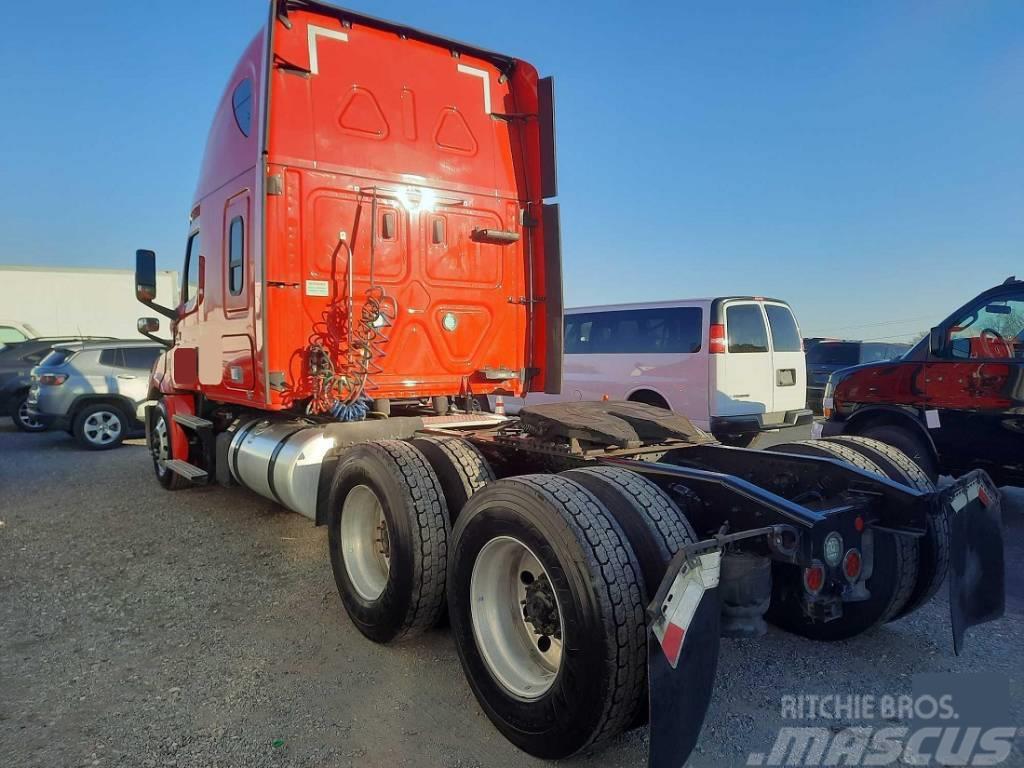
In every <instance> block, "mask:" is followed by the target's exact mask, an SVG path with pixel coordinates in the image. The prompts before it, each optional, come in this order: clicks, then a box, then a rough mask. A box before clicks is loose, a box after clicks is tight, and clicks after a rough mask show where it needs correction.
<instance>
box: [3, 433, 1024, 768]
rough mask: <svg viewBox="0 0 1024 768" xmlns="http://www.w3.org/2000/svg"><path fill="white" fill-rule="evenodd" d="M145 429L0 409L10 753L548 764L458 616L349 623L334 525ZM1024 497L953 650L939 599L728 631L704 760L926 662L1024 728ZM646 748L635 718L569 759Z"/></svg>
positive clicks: (1018, 495)
mask: <svg viewBox="0 0 1024 768" xmlns="http://www.w3.org/2000/svg"><path fill="white" fill-rule="evenodd" d="M135 442H136V444H134V445H128V446H125V447H123V448H121V449H118V450H115V451H108V452H104V453H87V452H83V451H80V450H79V449H78V448H77V446H76V445H75V444H74V443H73V442H72V441H71V440H70V439H68V437H67V436H66V435H65V434H64V433H57V434H49V433H48V434H42V435H23V434H20V433H17V432H15V430H14V428H13V427H12V426H11V425H10V423H9V422H8V421H6V420H4V421H3V422H0V521H2V527H0V691H2V693H0V765H6V766H19V767H20V766H46V768H53V767H54V766H78V765H125V766H193V765H203V766H259V765H267V766H292V765H294V766H310V765H325V766H326V765H338V766H347V765H358V766H388V768H398V767H400V766H446V767H447V766H450V767H452V768H455V767H457V766H458V767H461V766H523V765H538V766H540V765H545V763H543V762H541V761H536V760H532V759H530V758H528V757H526V756H524V755H523V754H522V753H519V752H517V751H516V750H515V749H514V748H512V747H511V746H510V745H509V744H508V743H507V742H506V741H505V740H504V739H503V738H502V737H501V736H500V735H499V734H498V732H497V731H496V730H495V729H494V728H493V727H492V726H491V725H490V723H489V722H488V720H487V719H486V717H484V715H483V713H482V712H481V710H480V708H479V707H478V706H477V704H476V702H475V700H474V699H473V696H472V694H471V693H470V690H469V687H468V686H467V684H466V682H465V681H464V680H463V676H462V671H461V669H460V667H459V663H458V659H457V657H456V654H455V649H454V647H453V645H452V642H451V638H450V637H449V635H448V633H447V631H445V630H438V631H436V632H433V633H431V634H430V635H428V636H427V637H425V638H422V639H419V640H416V641H413V642H411V643H408V644H405V645H401V646H398V647H395V648H383V647H379V646H375V645H373V644H372V643H370V642H368V641H367V640H365V639H364V638H363V637H362V636H361V635H360V634H359V633H358V632H357V631H356V630H355V629H354V628H353V627H352V625H351V624H350V623H349V621H348V619H347V618H346V616H345V615H344V613H343V611H342V608H341V604H340V601H339V599H338V596H337V593H336V591H335V587H334V582H333V579H332V577H331V570H330V566H329V563H328V558H327V552H326V535H325V532H324V531H323V530H320V529H317V528H314V527H313V526H312V525H311V524H310V523H309V522H308V521H307V520H305V519H304V518H302V517H300V516H298V515H295V514H292V513H289V512H285V511H283V510H282V509H280V508H279V507H277V506H276V505H274V504H272V503H270V502H268V501H265V500H263V499H261V498H259V497H257V496H255V495H253V494H251V493H248V492H246V491H243V490H241V489H221V488H209V489H196V490H190V491H185V492H179V493H169V492H166V491H163V490H162V489H161V488H160V487H159V486H158V485H157V484H156V482H155V480H154V479H153V477H152V472H151V466H150V463H149V459H148V456H147V454H146V452H145V449H144V448H143V447H141V446H140V445H139V444H138V441H135ZM1022 513H1024V493H1022V492H1020V491H1012V492H1010V493H1009V494H1008V496H1007V500H1006V502H1005V518H1006V523H1007V536H1008V549H1007V553H1008V558H1007V564H1008V571H1009V572H1010V574H1009V575H1010V576H1011V581H1010V598H1009V604H1008V613H1007V616H1006V617H1005V618H1004V619H1002V620H1000V621H998V622H995V623H992V624H988V625H985V626H984V627H980V628H977V629H975V630H973V632H972V633H971V636H970V638H969V644H968V647H967V651H966V653H965V655H964V656H962V657H960V658H956V657H954V656H953V652H952V648H951V641H950V638H949V630H948V621H947V618H946V604H945V601H944V599H939V600H937V601H933V602H932V603H931V604H930V605H928V606H926V607H925V608H924V609H923V610H921V611H920V612H918V613H917V614H915V615H913V616H911V617H910V618H908V619H904V620H902V621H899V622H896V623H895V624H891V625H887V626H885V627H883V628H882V629H880V630H878V631H876V632H874V633H871V634H869V635H867V636H864V637H861V638H857V639H855V640H851V641H848V642H844V643H838V644H834V645H821V644H815V643H812V642H809V641H805V640H802V639H800V638H796V637H792V636H789V635H786V634H784V633H782V632H779V631H776V630H771V631H770V632H769V634H768V636H767V637H764V638H762V639H760V640H750V641H740V640H725V641H723V644H722V655H721V663H720V667H719V674H718V684H717V689H716V692H715V698H714V700H713V703H712V707H711V711H710V713H709V715H708V719H707V722H706V724H705V727H704V731H703V734H702V737H701V741H700V746H699V747H698V750H697V752H696V753H695V754H694V756H693V759H692V760H691V765H696V766H712V765H716V766H717V765H742V764H744V763H745V761H746V756H747V755H748V753H750V752H752V751H758V752H764V751H767V750H768V749H770V747H771V745H772V743H773V742H774V739H775V733H776V729H777V728H778V727H779V726H780V725H782V724H783V721H782V720H781V717H780V711H779V699H780V696H781V695H783V694H794V693H827V692H839V693H875V694H881V693H909V692H910V681H911V675H912V674H914V673H918V672H933V671H953V672H971V671H989V672H997V673H999V674H1000V675H1003V676H1005V677H1006V678H1008V679H1009V681H1010V686H1011V696H1012V700H1013V704H1012V707H1013V711H1012V713H1011V714H1012V718H1013V722H1015V723H1018V724H1024V661H1022V659H1021V651H1022V649H1024V645H1022V642H1021V637H1022V636H1024V584H1022V583H1021V577H1020V574H1019V572H1018V570H1017V569H1018V568H1019V564H1020V563H1021V562H1022V555H1024V546H1022V545H1024V515H1022ZM275 744H277V745H276V746H275ZM1019 747H1020V742H1019V741H1018V751H1017V752H1016V753H1015V754H1014V755H1013V756H1012V757H1011V763H1014V764H1021V763H1024V759H1022V754H1021V752H1020V751H1019ZM645 750H646V732H645V730H644V729H639V730H636V731H633V732H631V733H628V734H626V735H625V736H623V737H622V738H620V739H619V740H617V741H616V742H614V743H613V744H612V745H610V746H608V747H606V748H604V749H603V750H600V751H597V752H595V753H594V754H590V755H584V756H582V757H579V758H576V759H574V760H571V761H565V764H566V765H571V766H637V765H642V764H643V761H644V755H645Z"/></svg>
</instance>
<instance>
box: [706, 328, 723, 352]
mask: <svg viewBox="0 0 1024 768" xmlns="http://www.w3.org/2000/svg"><path fill="white" fill-rule="evenodd" d="M708 352H710V353H711V354H712V355H724V354H725V326H724V325H722V324H721V323H712V324H711V328H710V330H709V332H708Z"/></svg>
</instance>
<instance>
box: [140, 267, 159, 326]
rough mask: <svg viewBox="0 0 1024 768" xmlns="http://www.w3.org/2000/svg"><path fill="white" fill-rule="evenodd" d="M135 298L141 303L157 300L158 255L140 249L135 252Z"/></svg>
mask: <svg viewBox="0 0 1024 768" xmlns="http://www.w3.org/2000/svg"><path fill="white" fill-rule="evenodd" d="M135 298H136V299H138V300H139V301H141V302H147V301H153V300H154V299H156V254H155V253H154V252H153V251H147V250H144V249H139V250H137V251H136V252H135ZM139 322H141V320H140V321H139ZM140 330H141V329H140Z"/></svg>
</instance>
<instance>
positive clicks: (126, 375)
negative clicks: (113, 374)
mask: <svg viewBox="0 0 1024 768" xmlns="http://www.w3.org/2000/svg"><path fill="white" fill-rule="evenodd" d="M117 378H119V379H137V378H139V377H138V376H133V375H132V374H130V373H119V374H117Z"/></svg>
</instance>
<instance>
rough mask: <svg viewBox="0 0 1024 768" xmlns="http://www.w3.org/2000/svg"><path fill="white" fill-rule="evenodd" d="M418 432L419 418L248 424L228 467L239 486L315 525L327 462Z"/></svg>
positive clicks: (242, 429)
mask: <svg viewBox="0 0 1024 768" xmlns="http://www.w3.org/2000/svg"><path fill="white" fill-rule="evenodd" d="M422 428H423V421H422V419H420V418H418V417H409V416H398V417H393V418H390V419H381V420H379V421H356V422H349V423H338V422H335V423H328V424H316V423H313V422H310V421H306V420H304V419H290V420H287V421H277V420H272V419H252V420H251V421H247V422H244V423H242V424H241V426H239V427H238V429H237V431H236V432H235V434H234V437H232V438H231V443H230V444H229V445H228V451H227V462H228V468H229V469H230V470H231V476H232V477H233V478H234V479H235V481H236V482H238V483H239V484H240V485H244V486H245V487H246V488H248V489H249V490H251V491H255V492H256V493H258V494H259V495H260V496H264V497H266V498H268V499H273V500H274V501H276V502H278V503H279V504H281V505H282V506H285V507H287V508H288V509H290V510H292V511H293V512H298V513H299V514H300V515H305V516H306V517H308V518H310V519H311V520H313V521H314V522H316V507H317V490H318V489H319V486H320V468H321V466H322V465H323V463H324V461H325V459H327V458H328V457H329V456H333V457H334V458H335V459H336V458H337V456H338V454H339V453H340V452H341V450H342V449H344V448H346V447H348V446H350V445H355V444H356V443H363V442H367V441H370V440H405V439H408V438H410V437H412V436H413V435H414V434H415V433H416V431H417V430H420V429H422Z"/></svg>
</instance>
